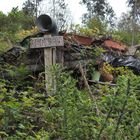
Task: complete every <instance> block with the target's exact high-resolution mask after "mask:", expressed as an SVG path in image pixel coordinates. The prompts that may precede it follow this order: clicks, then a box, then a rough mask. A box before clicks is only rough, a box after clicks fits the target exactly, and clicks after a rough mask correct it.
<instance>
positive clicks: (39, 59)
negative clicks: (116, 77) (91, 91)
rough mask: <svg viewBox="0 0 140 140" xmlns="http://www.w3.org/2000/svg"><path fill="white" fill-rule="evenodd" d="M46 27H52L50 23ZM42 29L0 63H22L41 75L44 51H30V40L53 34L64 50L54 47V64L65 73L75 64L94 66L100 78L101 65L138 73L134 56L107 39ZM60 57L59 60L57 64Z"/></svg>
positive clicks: (122, 45)
mask: <svg viewBox="0 0 140 140" xmlns="http://www.w3.org/2000/svg"><path fill="white" fill-rule="evenodd" d="M47 18H48V17H47ZM43 20H44V17H43ZM49 20H51V19H49ZM43 22H45V21H43ZM47 22H48V21H47ZM50 23H51V24H52V22H50ZM50 23H49V24H50ZM45 25H46V24H43V26H45ZM49 27H50V26H49ZM42 28H43V31H42V32H39V33H37V34H35V35H31V36H27V37H26V38H24V39H23V40H22V41H21V42H19V43H18V45H17V46H14V47H13V48H11V49H10V50H8V51H7V52H5V53H4V54H2V56H1V58H2V59H1V60H2V61H3V62H6V63H9V64H12V65H19V64H20V63H24V64H25V65H26V66H27V68H28V69H29V70H30V71H38V72H39V71H43V70H44V59H43V58H44V51H43V49H30V39H31V38H34V37H42V36H45V35H46V34H51V33H50V32H53V33H52V35H54V33H55V34H56V35H61V36H63V38H64V46H62V47H58V48H57V46H56V61H57V63H61V64H62V65H63V66H65V67H67V68H68V69H75V68H76V67H78V65H79V62H80V63H81V64H82V65H87V64H88V63H89V62H94V65H95V67H96V68H97V69H96V70H98V71H99V72H100V73H101V74H102V75H103V73H104V75H107V74H106V73H105V72H101V67H103V65H102V63H103V62H108V63H109V64H110V65H112V66H113V67H120V66H124V67H125V66H127V67H129V68H130V69H132V70H133V71H134V72H135V73H136V74H139V73H140V59H139V58H136V57H135V55H133V56H131V55H128V53H127V52H128V47H127V46H126V45H124V44H123V43H121V42H118V41H115V40H113V39H112V38H111V36H104V35H100V36H98V37H93V38H91V37H85V36H81V35H77V34H70V33H62V32H57V30H56V25H55V27H54V28H55V29H54V30H55V31H54V30H52V29H53V27H51V29H50V30H47V31H44V30H45V29H44V27H42V26H41V29H42ZM99 48H100V49H101V50H103V51H101V52H100V54H98V55H97V54H96V50H99ZM137 48H139V47H137ZM60 57H61V60H59V58H60ZM108 77H110V78H109V79H108V80H107V81H112V77H111V75H108ZM106 78H107V77H106Z"/></svg>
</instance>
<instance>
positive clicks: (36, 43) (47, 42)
mask: <svg viewBox="0 0 140 140" xmlns="http://www.w3.org/2000/svg"><path fill="white" fill-rule="evenodd" d="M56 46H57V47H58V46H64V41H63V36H44V37H36V38H31V41H30V48H47V47H49V48H50V47H56Z"/></svg>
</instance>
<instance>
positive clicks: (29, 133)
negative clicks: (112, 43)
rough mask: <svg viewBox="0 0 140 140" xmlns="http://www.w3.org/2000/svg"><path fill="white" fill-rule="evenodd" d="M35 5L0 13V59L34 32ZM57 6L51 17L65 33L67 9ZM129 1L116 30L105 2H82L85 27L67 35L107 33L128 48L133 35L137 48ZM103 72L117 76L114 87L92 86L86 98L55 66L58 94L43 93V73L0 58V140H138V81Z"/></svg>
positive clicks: (125, 73)
mask: <svg viewBox="0 0 140 140" xmlns="http://www.w3.org/2000/svg"><path fill="white" fill-rule="evenodd" d="M36 2H37V3H36V4H37V5H35V1H27V2H25V3H24V5H23V9H22V10H19V9H18V7H16V8H13V9H12V11H11V12H9V13H8V14H7V15H6V14H4V13H3V12H0V54H2V53H3V52H4V51H6V50H7V49H8V48H10V47H11V46H12V44H15V43H16V42H18V41H20V40H21V39H22V38H24V37H26V36H28V35H30V34H34V33H36V32H38V29H37V28H36V27H35V23H34V20H35V18H36V16H37V15H38V14H39V11H37V10H38V7H39V5H40V3H41V2H42V0H38V1H36ZM59 2H60V3H57V4H56V5H59V7H57V9H56V10H58V11H59V12H57V11H55V5H53V6H54V7H53V6H52V9H50V10H51V12H52V11H53V12H52V13H53V14H55V13H56V14H57V15H55V17H57V18H58V20H59V22H60V23H59V24H60V25H61V28H62V29H65V28H64V26H66V23H67V21H66V19H65V17H67V15H65V12H66V11H67V10H66V8H67V5H66V4H65V1H64V0H62V1H59ZM128 2H129V5H130V6H131V12H130V13H129V14H128V15H126V14H124V15H123V16H122V18H121V19H120V21H119V23H118V25H116V26H115V25H114V11H113V9H112V7H111V6H110V5H109V4H108V3H107V1H104V0H100V1H99V0H98V1H97V0H96V1H95V2H94V3H92V1H91V0H82V3H83V4H85V5H86V6H87V9H88V10H87V13H86V14H85V15H84V16H83V21H84V25H83V26H82V27H81V26H80V25H74V26H73V27H72V29H71V30H70V31H72V32H74V33H77V34H80V35H84V36H90V37H93V36H94V37H96V36H99V35H104V34H111V35H112V37H113V38H114V39H117V40H121V41H122V42H125V43H126V44H128V45H129V46H130V45H131V44H132V37H133V35H132V30H133V31H135V38H134V40H133V41H134V42H133V43H134V44H138V43H139V42H140V40H139V36H140V34H139V29H140V26H139V23H138V22H136V24H135V25H132V24H131V21H132V17H133V16H134V13H133V12H134V9H133V7H134V1H132V3H131V1H128ZM36 6H37V7H36ZM138 6H139V5H138ZM91 7H93V8H91ZM103 7H104V8H103ZM61 10H62V11H61ZM132 14H133V15H132ZM137 14H138V13H137ZM137 18H139V16H138V15H137ZM133 19H134V17H133ZM112 27H113V28H112ZM101 52H103V50H102V49H100V48H98V49H97V51H96V52H93V53H94V56H96V55H99V53H101ZM96 53H97V54H96ZM89 68H90V70H89V71H90V75H92V74H93V73H94V72H95V70H94V68H93V67H91V66H89ZM104 70H105V71H106V72H107V73H111V74H114V75H117V76H116V77H117V78H116V79H115V83H116V85H113V86H112V85H110V83H106V84H105V85H101V84H93V85H90V87H89V88H90V93H89V89H87V87H86V86H85V87H84V86H83V88H82V90H78V89H77V87H76V85H77V82H78V81H77V79H74V78H73V77H72V76H71V75H72V74H71V72H66V71H64V70H63V69H62V68H61V67H60V66H59V65H54V66H53V67H52V69H51V71H50V73H51V74H52V75H53V76H54V77H55V79H56V85H57V87H56V89H57V90H54V89H52V87H50V88H49V91H47V93H46V90H45V89H44V87H45V86H44V84H45V82H47V81H44V80H43V79H44V73H40V74H39V75H38V77H35V76H33V75H32V73H30V72H29V71H28V70H27V69H26V66H24V65H23V64H20V65H19V66H12V65H10V64H6V63H3V61H1V57H0V139H2V140H19V139H21V140H80V139H81V140H83V139H84V140H138V139H140V120H139V116H140V109H139V108H140V95H139V93H140V76H137V75H135V74H134V73H133V72H132V71H130V70H129V69H128V68H124V67H119V68H113V67H111V66H110V65H109V64H108V63H104ZM83 81H84V80H83V79H82V82H83ZM91 92H92V93H91Z"/></svg>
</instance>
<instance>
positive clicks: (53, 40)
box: [30, 35, 64, 91]
mask: <svg viewBox="0 0 140 140" xmlns="http://www.w3.org/2000/svg"><path fill="white" fill-rule="evenodd" d="M58 46H64V42H63V37H62V36H53V37H51V36H50V35H47V36H44V37H38V38H32V39H31V42H30V48H44V66H45V83H46V84H45V86H46V91H48V88H49V86H51V87H52V88H53V89H54V90H55V89H56V82H55V80H54V77H52V75H51V73H50V68H51V66H52V65H55V64H56V47H58Z"/></svg>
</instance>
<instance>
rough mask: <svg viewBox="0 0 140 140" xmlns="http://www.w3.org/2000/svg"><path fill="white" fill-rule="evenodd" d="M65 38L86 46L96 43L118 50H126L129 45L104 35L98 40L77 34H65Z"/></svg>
mask: <svg viewBox="0 0 140 140" xmlns="http://www.w3.org/2000/svg"><path fill="white" fill-rule="evenodd" d="M64 38H65V39H66V40H67V39H68V40H69V41H71V42H72V43H73V42H75V43H76V44H78V45H84V46H94V45H100V46H103V47H106V48H108V49H114V50H118V51H126V50H127V46H126V45H124V44H123V43H121V42H118V41H114V40H112V39H106V38H104V37H102V38H98V39H97V40H96V39H95V40H93V39H92V38H91V37H85V36H81V35H76V34H65V35H64Z"/></svg>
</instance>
